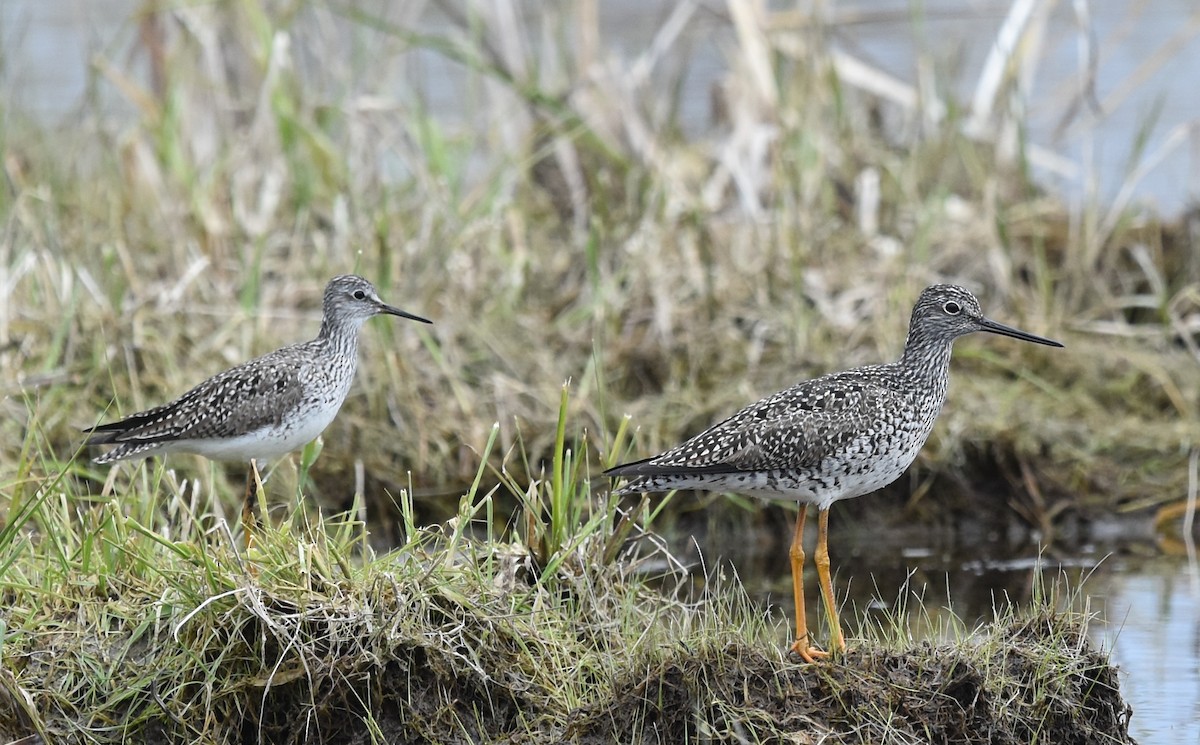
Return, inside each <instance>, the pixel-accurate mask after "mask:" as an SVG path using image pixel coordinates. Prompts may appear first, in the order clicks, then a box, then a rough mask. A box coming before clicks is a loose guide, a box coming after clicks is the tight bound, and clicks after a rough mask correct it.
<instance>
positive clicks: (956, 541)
mask: <svg viewBox="0 0 1200 745" xmlns="http://www.w3.org/2000/svg"><path fill="white" fill-rule="evenodd" d="M683 498H687V497H683ZM706 504H707V508H706V509H710V510H716V511H717V512H722V507H720V506H718V503H716V502H708V503H706ZM839 507H840V506H835V507H834V508H833V512H832V517H831V520H830V541H829V543H830V554H831V560H832V568H833V571H834V588H835V591H836V592H837V595H838V598H839V600H841V601H843V602H844V605H843V610H842V622H843V625H844V626H845V628H846V632H847V634H848V635H850V636H851V637H853V636H854V634H855V633H856V627H857V625H858V623H859V619H860V618H861V617H862V616H863V615H864V614H867V615H871V616H873V617H876V618H881V617H884V616H885V615H886V614H888V613H893V612H894V611H895V609H896V608H897V607H900V606H903V607H904V609H905V610H904V614H905V618H906V622H907V625H908V626H909V628H911V629H912V631H913V633H914V634H916V635H930V636H936V635H937V634H938V633H939V632H938V630H939V629H944V628H947V627H948V626H947V623H948V621H949V620H950V614H951V613H953V616H955V617H956V618H957V619H958V620H959V621H961V624H962V626H965V627H966V628H967V629H970V628H973V627H974V626H976V625H977V624H979V623H982V622H986V621H988V620H990V619H991V618H992V617H993V613H994V608H996V607H998V606H1002V605H1004V604H1005V603H1006V602H1007V600H1006V599H1008V600H1011V601H1013V602H1015V603H1018V604H1024V603H1027V602H1028V601H1029V598H1030V597H1031V594H1032V593H1033V592H1034V587H1035V584H1039V583H1038V580H1040V584H1041V585H1042V586H1044V587H1055V588H1059V589H1060V590H1062V588H1065V591H1063V593H1062V594H1063V595H1068V594H1072V593H1074V594H1075V595H1076V597H1075V598H1074V602H1073V603H1072V605H1073V607H1075V608H1076V609H1078V610H1088V611H1090V612H1091V613H1092V614H1093V615H1094V621H1093V622H1092V623H1091V624H1090V626H1089V632H1090V636H1091V639H1092V641H1093V642H1094V643H1095V644H1096V645H1097V646H1098V647H1100V648H1101V649H1104V650H1107V651H1111V654H1112V660H1113V662H1114V663H1115V664H1116V665H1117V666H1118V667H1119V668H1120V679H1121V690H1122V695H1123V696H1124V697H1125V700H1126V701H1127V702H1128V703H1129V704H1130V705H1131V706H1132V707H1133V717H1132V719H1131V723H1130V733H1131V735H1132V736H1133V737H1134V738H1135V739H1136V740H1137V741H1138V742H1139V743H1140V744H1141V745H1174V744H1175V743H1184V742H1188V743H1191V742H1200V568H1197V567H1196V566H1194V565H1193V566H1189V563H1188V561H1187V560H1186V559H1184V558H1181V557H1173V556H1164V555H1162V554H1161V553H1160V552H1158V551H1157V549H1155V548H1154V545H1153V542H1152V540H1151V539H1152V536H1153V534H1152V532H1151V531H1150V529H1149V525H1148V523H1147V522H1145V521H1134V520H1131V521H1122V522H1113V523H1108V524H1102V525H1098V526H1093V528H1092V530H1091V537H1092V538H1095V540H1087V538H1088V536H1077V538H1082V539H1083V540H1080V541H1078V542H1073V543H1076V544H1077V545H1073V546H1072V548H1071V550H1070V551H1066V550H1064V551H1062V552H1059V551H1055V550H1053V549H1051V550H1043V551H1040V552H1039V550H1038V548H1037V542H1036V539H1035V538H1032V537H1030V536H1028V535H1027V534H1024V533H1023V532H1022V531H1020V530H1019V529H1015V528H1013V529H1005V530H1002V531H988V530H981V529H979V528H978V527H974V526H967V527H965V528H963V527H960V528H958V529H955V530H950V529H946V530H941V529H938V528H931V527H929V526H920V525H909V526H904V525H901V526H899V527H896V526H888V525H887V524H886V523H885V522H884V521H883V520H882V519H879V520H877V519H873V518H868V519H865V520H864V519H860V518H856V517H855V516H853V515H850V514H839ZM789 521H790V515H789V514H787V513H780V514H779V519H778V520H773V521H772V522H777V523H779V524H778V525H775V524H772V525H768V526H766V527H762V526H758V527H754V528H748V527H747V526H745V525H739V526H736V527H735V528H734V531H733V532H728V533H727V532H726V531H724V530H722V529H720V528H717V529H715V530H714V529H712V525H713V522H712V521H711V520H706V523H707V527H699V528H694V529H693V530H692V531H691V532H692V533H693V534H696V537H695V538H692V537H689V536H685V535H683V534H682V533H678V534H676V535H675V536H673V537H672V538H671V539H670V544H671V550H672V551H673V552H677V556H679V558H681V559H683V560H684V561H686V562H689V563H690V562H695V565H697V566H698V565H699V563H700V561H701V560H703V561H704V562H705V563H706V564H707V565H708V566H709V567H712V566H715V565H717V564H721V563H724V562H727V563H728V565H730V566H732V568H733V569H734V570H736V571H737V573H738V575H739V576H740V578H741V579H742V581H743V582H744V583H745V585H746V586H747V588H748V589H749V591H750V592H751V594H752V596H753V597H755V598H756V599H758V600H760V601H761V602H763V603H764V604H769V605H771V606H772V608H773V612H774V613H777V614H778V615H779V617H780V618H781V619H786V624H790V623H791V618H792V600H791V575H790V570H789V564H788V557H787V541H788V540H789V538H790V536H789V533H788V528H787V524H786V523H787V522H789ZM732 522H733V523H735V524H736V523H737V522H738V520H737V518H734V519H733V520H732ZM814 522H815V521H814V520H812V519H811V516H810V520H809V532H808V536H807V539H806V541H805V550H806V551H807V553H808V554H809V556H810V557H811V555H812V549H813V546H814V545H815V539H816V534H815V530H814V528H813V525H812V523H814ZM1131 537H1133V538H1135V539H1136V540H1134V541H1132V542H1131V541H1130V540H1129V539H1130V538H1131ZM697 546H702V547H703V548H702V552H703V559H701V549H698V548H697ZM1039 574H1040V576H1039ZM805 582H806V585H805V586H806V590H807V592H806V597H807V600H808V604H809V608H808V612H809V621H810V624H813V623H818V624H821V625H819V626H816V627H815V628H820V629H824V625H823V622H822V615H821V614H822V613H823V610H822V609H821V607H820V605H819V601H818V599H817V583H816V573H815V570H814V569H813V568H812V563H811V558H810V559H809V563H808V567H807V571H806V574H805ZM1085 604H1086V605H1085ZM950 627H951V628H952V627H953V626H952V625H951V626H950Z"/></svg>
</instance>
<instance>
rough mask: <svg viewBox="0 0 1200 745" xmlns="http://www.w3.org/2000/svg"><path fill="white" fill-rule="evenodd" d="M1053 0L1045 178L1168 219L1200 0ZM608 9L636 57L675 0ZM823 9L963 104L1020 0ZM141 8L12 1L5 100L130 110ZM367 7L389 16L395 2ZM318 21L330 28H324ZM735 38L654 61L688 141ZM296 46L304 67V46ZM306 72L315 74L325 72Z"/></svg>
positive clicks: (903, 76)
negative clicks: (114, 78)
mask: <svg viewBox="0 0 1200 745" xmlns="http://www.w3.org/2000/svg"><path fill="white" fill-rule="evenodd" d="M1050 4H1051V5H1053V6H1054V10H1053V12H1052V14H1051V15H1050V17H1049V20H1048V23H1047V28H1046V33H1045V39H1046V41H1045V44H1044V45H1043V47H1042V54H1041V56H1040V59H1039V62H1038V64H1037V65H1036V66H1035V68H1034V69H1035V74H1034V76H1033V78H1032V80H1031V81H1030V85H1029V96H1028V99H1027V101H1026V104H1025V111H1026V117H1025V121H1026V125H1027V134H1028V138H1029V141H1030V142H1031V143H1033V144H1035V145H1038V146H1040V147H1043V148H1046V149H1047V150H1048V151H1052V152H1054V153H1058V154H1060V155H1063V156H1066V158H1068V159H1069V160H1071V161H1074V162H1075V163H1076V164H1077V165H1078V168H1077V170H1076V173H1075V174H1074V175H1071V176H1063V175H1061V174H1055V173H1052V172H1051V171H1049V170H1046V169H1039V168H1037V167H1035V168H1034V172H1035V175H1037V176H1038V177H1039V178H1040V180H1041V181H1042V182H1043V183H1045V184H1047V185H1048V186H1050V187H1052V188H1054V189H1057V190H1058V191H1060V192H1061V193H1063V194H1065V195H1067V196H1068V197H1070V198H1072V199H1076V200H1078V199H1081V198H1083V197H1085V196H1086V195H1087V193H1088V186H1087V185H1088V184H1090V183H1096V184H1098V185H1099V190H1098V191H1099V194H1098V199H1099V201H1100V204H1102V205H1106V204H1108V203H1110V202H1111V200H1112V198H1113V196H1114V195H1115V194H1116V193H1117V192H1118V191H1119V189H1120V187H1121V186H1122V184H1124V183H1125V182H1126V179H1127V176H1128V174H1129V173H1130V172H1131V171H1132V170H1133V166H1134V165H1136V164H1138V163H1142V164H1149V165H1152V167H1149V168H1148V170H1147V172H1146V173H1145V174H1144V175H1143V176H1142V177H1141V178H1139V179H1138V180H1137V182H1136V183H1137V188H1136V189H1134V190H1133V194H1134V196H1135V198H1136V199H1137V200H1138V201H1141V202H1145V203H1148V204H1151V205H1154V206H1156V207H1157V208H1158V209H1159V210H1161V211H1163V212H1165V213H1174V212H1178V211H1179V210H1181V209H1182V208H1184V207H1186V206H1187V205H1188V204H1189V202H1190V201H1191V200H1193V199H1195V197H1196V195H1197V193H1198V192H1200V176H1198V174H1200V168H1198V167H1197V166H1198V163H1197V156H1198V155H1200V127H1195V126H1193V125H1194V124H1195V122H1196V121H1197V117H1198V115H1200V100H1198V99H1197V98H1196V96H1194V95H1193V91H1192V88H1193V81H1194V77H1195V76H1194V74H1193V73H1194V72H1195V71H1196V70H1197V69H1200V10H1198V9H1197V8H1196V6H1195V4H1194V2H1193V0H1155V2H1153V3H1147V2H1133V3H1086V4H1079V3H1068V2H1058V3H1050ZM168 5H169V3H168ZM598 5H599V14H600V15H599V37H600V38H599V44H600V46H601V55H602V56H603V55H607V54H613V55H619V56H621V57H622V58H624V59H633V58H635V57H636V56H637V55H639V54H641V53H642V52H644V51H645V49H646V47H647V45H648V44H649V43H650V42H651V41H652V40H653V39H654V37H655V34H656V33H657V32H658V31H659V29H660V28H661V27H662V25H663V23H664V22H665V21H666V19H667V18H668V17H669V16H670V15H671V10H672V9H673V8H674V7H675V5H674V4H673V3H669V2H657V3H654V2H651V3H643V2H635V1H634V0H613V1H611V2H604V3H599V4H598ZM780 5H785V6H787V7H789V8H790V7H791V4H790V3H781V4H780ZM800 5H801V7H805V8H807V6H808V4H807V3H800ZM823 5H824V6H825V7H826V8H827V12H826V17H827V18H829V19H830V20H831V21H832V22H833V23H834V25H833V26H832V33H833V35H834V39H835V45H836V46H837V47H838V48H840V49H843V50H845V51H847V52H848V53H850V54H851V55H853V56H855V57H858V58H860V59H862V60H864V61H866V62H868V63H869V64H872V65H874V66H875V67H877V68H878V69H880V70H882V71H884V72H886V73H888V74H889V75H892V76H894V77H895V78H898V79H900V80H902V81H906V82H909V83H912V82H913V81H915V80H917V79H918V78H919V77H920V75H919V72H918V71H919V70H920V69H923V68H924V69H932V70H933V71H934V80H936V82H937V84H938V85H939V86H940V87H948V88H949V89H950V90H951V91H953V93H954V95H955V96H956V97H957V98H958V99H959V100H960V101H963V102H965V103H966V102H970V100H971V98H972V94H973V92H974V90H975V89H976V87H977V82H978V79H979V76H980V72H981V70H982V68H983V66H984V61H985V59H986V57H987V54H988V51H989V49H990V48H991V45H992V42H993V41H994V40H995V38H996V35H997V32H998V30H999V28H1000V26H1001V24H1002V23H1003V21H1004V18H1005V17H1006V15H1007V13H1008V10H1009V7H1010V5H1011V2H1010V0H969V1H968V2H963V0H921V1H920V2H916V1H915V0H857V2H854V3H836V2H829V3H825V4H823ZM1081 5H1086V6H1088V8H1089V10H1088V12H1089V13H1090V15H1089V16H1088V20H1089V21H1090V24H1091V25H1090V30H1091V34H1090V36H1089V34H1087V33H1084V32H1082V31H1081V28H1083V27H1084V26H1083V24H1082V23H1081V22H1080V18H1079V16H1077V15H1076V14H1075V12H1074V10H1075V8H1077V7H1079V6H1081ZM142 7H143V4H142V3H140V2H137V1H136V0H57V1H56V2H39V0H5V2H2V3H0V49H3V50H4V56H3V67H0V93H2V95H3V98H4V100H5V101H6V103H7V104H8V105H13V106H17V107H19V108H20V109H22V110H24V111H31V112H34V113H36V114H38V115H40V116H42V117H44V118H46V119H48V120H54V119H59V120H61V119H63V118H64V117H68V116H72V115H74V113H75V112H77V111H78V109H79V108H80V106H81V102H82V101H83V100H84V99H85V97H87V98H88V99H89V100H90V101H91V103H92V104H93V105H98V106H100V107H101V109H107V110H111V111H122V112H125V113H126V114H128V112H129V111H130V107H129V105H128V103H127V102H125V101H124V100H123V99H122V98H121V97H120V96H119V95H118V94H117V93H116V92H115V89H114V87H113V86H112V85H110V84H107V83H105V82H104V80H103V78H102V77H101V78H100V82H99V84H96V85H94V86H93V87H90V86H89V80H92V79H93V77H94V76H93V75H92V74H91V73H89V63H90V62H91V61H92V60H93V59H94V58H97V57H101V58H104V59H107V60H109V61H111V62H112V64H113V66H114V67H116V68H117V69H119V70H122V71H125V72H130V73H131V74H132V75H133V77H134V78H135V79H136V78H138V77H143V78H144V77H145V75H144V66H145V59H144V55H136V54H132V53H131V51H130V50H131V49H133V48H134V47H135V46H136V44H135V41H136V38H137V28H136V25H135V23H134V22H133V21H132V20H131V15H132V13H133V11H134V10H139V9H141V8H142ZM365 7H366V9H367V10H368V12H382V10H383V9H385V8H386V7H387V6H386V4H380V5H379V6H378V7H376V6H373V5H371V4H370V3H367V4H365ZM517 7H518V8H519V9H520V10H521V11H524V14H525V15H524V18H523V20H524V22H525V23H526V24H527V28H530V29H534V31H533V32H532V33H531V38H533V40H534V43H536V40H537V37H538V33H539V32H538V31H537V29H538V28H539V20H538V18H537V13H538V9H539V8H541V6H540V5H536V4H530V3H522V2H518V3H517ZM914 9H917V10H914ZM393 10H394V9H393ZM322 18H323V20H322V21H320V22H319V23H325V22H327V20H328V18H327V17H325V16H323V17H322ZM397 20H399V19H397ZM422 21H423V27H424V28H429V27H430V26H431V25H432V26H433V27H434V28H436V25H437V23H438V20H437V18H436V17H434V16H433V15H432V11H431V13H430V14H429V15H427V17H426V18H423V19H422ZM442 23H444V21H442ZM319 34H320V32H317V34H316V35H319ZM734 40H735V34H734V32H733V30H732V28H731V26H730V23H729V19H728V11H727V9H726V6H725V3H724V2H720V1H719V0H705V2H702V3H701V4H700V9H699V10H697V11H696V12H695V13H694V14H693V15H692V16H691V17H690V19H689V24H688V25H687V26H686V28H685V30H684V32H683V33H682V34H681V37H680V41H679V42H678V43H676V44H675V45H674V46H672V47H671V52H672V53H673V54H668V55H667V56H666V59H665V61H664V62H663V63H662V64H661V65H660V66H659V67H658V68H656V72H657V73H660V74H659V76H658V80H657V82H659V83H660V84H661V86H662V87H663V88H664V90H663V93H664V94H665V95H670V94H671V91H670V90H668V89H666V86H667V85H668V84H669V81H670V79H671V78H672V77H673V75H674V74H675V73H676V72H680V73H681V77H682V82H681V93H680V96H679V102H680V111H679V114H680V117H681V123H682V125H683V127H684V128H685V130H687V131H688V132H689V133H691V134H698V133H703V132H704V131H706V130H707V128H708V127H710V126H711V124H712V122H711V121H710V116H711V100H712V99H711V91H712V89H713V86H714V84H716V83H718V82H719V81H720V80H721V77H722V75H723V74H724V71H725V69H726V66H727V63H728V60H727V59H726V56H725V54H724V52H723V51H722V44H725V43H733V41H734ZM918 48H919V49H921V50H923V51H922V54H921V55H918V54H917V53H916V51H915V50H916V49H918ZM1089 49H1090V50H1091V51H1092V52H1093V54H1094V61H1095V65H1094V71H1095V75H1094V78H1091V91H1092V95H1090V96H1083V97H1081V96H1079V95H1078V93H1079V91H1081V90H1084V89H1086V86H1085V85H1084V81H1087V80H1088V79H1089V78H1088V69H1089V68H1088V61H1087V57H1086V54H1087V51H1088V50H1089ZM295 51H296V55H297V58H298V59H299V61H300V66H301V68H305V64H304V62H305V60H306V58H305V55H304V50H303V48H297V49H296V50H295ZM393 51H394V50H392V49H390V48H389V49H388V53H391V52H393ZM414 54H415V60H416V63H415V64H413V65H412V66H411V67H412V69H413V70H415V71H416V72H415V73H414V74H415V75H417V76H423V79H422V81H421V82H420V83H413V81H412V79H411V78H412V75H409V76H408V77H405V78H404V82H397V83H396V85H397V87H396V89H395V90H393V91H391V93H392V94H393V95H396V96H397V97H402V98H403V97H408V96H411V95H414V91H420V93H421V95H422V96H423V97H424V98H425V103H426V104H427V105H428V106H430V107H431V108H432V109H433V110H434V111H436V112H438V114H439V115H441V116H446V117H449V118H454V117H463V116H469V115H470V112H467V111H465V110H464V108H463V107H464V102H466V101H469V100H471V98H472V97H471V96H470V95H464V94H466V93H468V92H469V91H470V90H471V87H470V86H468V85H466V84H465V83H464V80H463V79H462V71H461V70H460V69H459V68H457V67H455V66H453V65H448V64H446V63H445V62H444V61H443V60H441V59H440V58H438V57H437V55H435V54H433V53H431V52H426V51H423V50H422V51H418V52H415V53H414ZM1160 58H1161V60H1160ZM308 61H309V62H311V60H308ZM310 67H311V69H312V70H315V71H319V70H320V68H321V65H320V64H317V65H312V66H310ZM410 72H411V71H410ZM314 74H319V73H314ZM406 74H407V73H406ZM654 82H656V79H654V78H652V81H651V84H652V85H653V84H654ZM89 90H93V91H94V95H92V94H90V93H89ZM383 93H385V94H386V93H387V92H386V91H385V92H383ZM1144 127H1147V128H1148V129H1147V136H1146V138H1145V152H1144V154H1143V155H1142V156H1141V157H1140V158H1138V157H1135V154H1134V151H1135V143H1137V142H1138V139H1139V132H1140V131H1141V130H1142V129H1143V128H1144Z"/></svg>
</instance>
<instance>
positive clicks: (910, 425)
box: [605, 285, 1062, 662]
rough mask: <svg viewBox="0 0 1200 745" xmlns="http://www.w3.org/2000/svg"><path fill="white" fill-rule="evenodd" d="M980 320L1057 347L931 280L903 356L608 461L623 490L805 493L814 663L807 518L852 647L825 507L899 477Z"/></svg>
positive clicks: (800, 521)
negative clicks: (958, 345) (958, 347)
mask: <svg viewBox="0 0 1200 745" xmlns="http://www.w3.org/2000/svg"><path fill="white" fill-rule="evenodd" d="M976 331H987V332H990V333H993V334H1001V335H1003V336H1011V337H1013V338H1015V339H1021V340H1023V341H1029V342H1034V343H1036V344H1045V345H1047V346H1051V347H1061V346H1062V344H1060V343H1058V342H1056V341H1053V340H1051V339H1046V338H1044V337H1041V336H1036V335H1034V334H1030V333H1028V332H1025V331H1020V330H1018V329H1015V328H1012V327H1011V326H1005V325H1004V324H1001V323H997V322H996V321H992V320H990V319H988V318H985V317H984V315H983V313H982V311H980V308H979V301H978V300H976V299H975V296H974V295H972V294H971V293H970V292H968V291H967V290H965V289H963V288H961V287H957V286H955V285H933V286H931V287H927V288H926V289H925V290H924V291H923V292H922V293H921V296H920V297H919V298H918V299H917V302H916V305H914V306H913V311H912V320H911V322H910V323H909V327H908V339H907V341H906V342H905V344H904V354H903V355H901V357H900V359H899V360H898V361H896V362H892V363H890V364H884V365H870V366H866V367H859V368H855V369H853V370H846V371H845V372H837V373H831V374H829V375H825V376H822V377H819V378H815V379H813V380H806V381H803V382H801V383H797V384H796V385H794V386H792V387H791V388H788V389H786V390H783V391H780V392H779V393H776V394H775V395H773V396H768V397H767V398H764V399H762V400H761V401H758V402H757V403H754V404H751V405H750V406H747V407H746V408H744V409H742V410H741V411H739V412H738V413H736V414H734V415H733V416H731V417H729V418H728V419H726V420H725V421H723V422H720V423H719V424H716V425H714V426H713V427H711V428H709V429H708V430H705V431H704V432H701V433H700V434H698V435H696V436H695V437H693V438H691V439H690V440H688V441H686V442H684V443H683V444H682V445H679V446H677V447H675V448H672V449H671V450H668V451H666V452H664V453H661V454H659V455H655V456H653V457H651V458H646V459H645V460H640V461H636V462H633V463H626V464H623V465H619V466H616V467H614V468H610V469H609V470H607V471H605V475H606V476H610V477H614V478H616V477H624V478H627V479H629V481H628V483H627V484H626V485H625V486H624V487H622V488H621V489H619V490H618V492H617V493H618V494H636V493H646V492H662V491H670V490H674V489H696V490H702V491H722V492H735V493H739V494H746V495H751V496H756V497H763V498H766V499H776V500H788V501H796V502H799V503H800V513H799V515H798V516H797V518H796V527H795V530H794V532H793V534H792V545H791V549H790V551H789V557H790V559H791V569H792V593H793V596H794V599H795V604H796V641H795V642H794V643H793V644H792V645H791V650H792V651H793V652H795V653H796V654H797V655H799V656H800V658H801V659H803V660H805V661H806V662H813V661H814V660H816V659H820V658H823V657H826V656H827V655H828V652H825V651H823V650H821V649H819V648H817V647H816V646H815V645H814V644H813V643H812V641H811V639H810V637H809V633H808V622H807V618H806V617H805V611H804V547H803V544H802V539H803V537H804V520H805V515H806V513H807V510H808V505H810V504H811V505H815V506H816V508H817V510H818V520H819V522H818V532H817V550H816V556H815V557H814V563H815V564H816V567H817V578H818V581H819V584H820V587H821V594H822V597H823V600H824V604H825V612H826V615H827V617H828V619H829V626H830V633H831V635H832V640H831V643H830V646H831V647H833V648H835V649H837V650H838V651H844V650H845V648H846V642H845V638H844V636H843V635H842V629H841V624H840V622H839V620H838V612H837V605H836V604H835V602H834V595H833V584H832V582H831V580H830V577H829V547H828V530H829V508H830V506H831V505H833V503H834V502H837V501H839V500H842V499H852V498H854V497H861V496H863V495H865V494H870V493H871V492H874V491H876V490H878V489H881V488H882V487H884V486H886V485H888V484H890V483H892V482H893V481H895V480H896V479H897V478H899V477H900V474H902V473H904V471H905V469H907V468H908V467H909V465H910V464H911V463H912V462H913V460H914V459H915V458H916V457H917V453H918V452H919V451H920V449H921V446H922V445H924V444H925V440H926V439H927V438H928V437H929V433H930V432H931V431H932V430H933V423H934V420H935V419H937V416H938V413H940V412H941V410H942V404H944V403H945V401H946V388H947V385H948V383H949V378H950V351H951V347H952V346H953V344H954V340H955V339H957V338H958V337H960V336H964V335H966V334H971V333H975V332H976Z"/></svg>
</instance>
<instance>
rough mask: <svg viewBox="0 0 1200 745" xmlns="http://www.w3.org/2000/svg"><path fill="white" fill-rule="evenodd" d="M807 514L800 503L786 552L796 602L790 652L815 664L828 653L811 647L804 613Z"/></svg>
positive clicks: (804, 507) (806, 507)
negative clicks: (788, 558)
mask: <svg viewBox="0 0 1200 745" xmlns="http://www.w3.org/2000/svg"><path fill="white" fill-rule="evenodd" d="M807 513H808V505H806V504H804V503H803V502H802V503H801V504H800V514H798V515H796V532H795V533H794V534H793V535H792V547H791V549H790V550H789V551H788V556H789V557H791V560H792V597H793V599H794V600H795V601H796V641H794V642H792V651H793V652H795V653H796V654H798V655H800V659H802V660H804V661H805V662H815V661H816V660H819V659H821V658H822V657H825V656H826V655H828V654H829V653H828V652H823V651H821V650H819V649H817V648H816V647H814V646H813V645H812V642H811V640H810V639H809V636H808V616H807V614H806V613H805V611H804V518H805V515H807Z"/></svg>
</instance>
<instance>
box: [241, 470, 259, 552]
mask: <svg viewBox="0 0 1200 745" xmlns="http://www.w3.org/2000/svg"><path fill="white" fill-rule="evenodd" d="M261 488H262V479H260V478H259V475H258V464H257V463H256V462H255V461H254V459H251V460H250V468H249V469H248V470H247V471H246V494H245V496H244V497H243V499H242V536H243V537H244V538H245V539H246V553H250V548H251V546H253V545H254V526H255V525H256V524H257V523H258V520H257V518H255V517H254V503H255V502H256V501H257V500H258V490H259V489H261Z"/></svg>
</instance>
